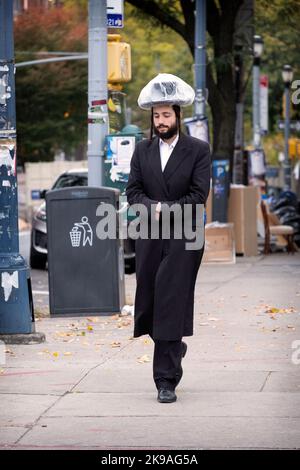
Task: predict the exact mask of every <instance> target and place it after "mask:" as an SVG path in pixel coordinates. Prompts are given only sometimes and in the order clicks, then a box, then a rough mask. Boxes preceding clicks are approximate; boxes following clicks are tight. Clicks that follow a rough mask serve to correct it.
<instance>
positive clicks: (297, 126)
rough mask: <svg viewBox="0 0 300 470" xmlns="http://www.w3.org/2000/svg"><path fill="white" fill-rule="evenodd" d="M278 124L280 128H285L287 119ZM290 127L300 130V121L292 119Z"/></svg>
mask: <svg viewBox="0 0 300 470" xmlns="http://www.w3.org/2000/svg"><path fill="white" fill-rule="evenodd" d="M277 125H278V129H279V130H284V126H285V121H278V122H277ZM290 129H291V130H292V131H297V132H300V121H290Z"/></svg>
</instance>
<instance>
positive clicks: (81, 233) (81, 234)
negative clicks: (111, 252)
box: [70, 217, 93, 247]
mask: <svg viewBox="0 0 300 470" xmlns="http://www.w3.org/2000/svg"><path fill="white" fill-rule="evenodd" d="M88 220H89V219H88V218H87V217H82V219H81V222H76V223H75V224H74V227H73V228H72V230H71V232H70V238H71V244H72V247H79V246H80V243H81V240H82V246H85V245H86V244H87V243H89V244H90V246H92V245H93V230H92V227H91V226H90V224H89V222H88ZM80 229H81V230H80Z"/></svg>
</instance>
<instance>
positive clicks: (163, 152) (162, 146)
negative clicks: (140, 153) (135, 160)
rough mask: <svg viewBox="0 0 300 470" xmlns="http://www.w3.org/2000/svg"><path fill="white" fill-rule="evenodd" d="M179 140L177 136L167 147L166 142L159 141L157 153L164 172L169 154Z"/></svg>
mask: <svg viewBox="0 0 300 470" xmlns="http://www.w3.org/2000/svg"><path fill="white" fill-rule="evenodd" d="M178 139H179V134H177V136H176V137H175V139H174V140H173V142H172V143H171V144H170V145H169V144H168V143H167V142H164V141H163V140H162V139H159V151H160V161H161V169H162V171H164V169H165V166H166V164H167V162H168V160H169V158H170V155H171V153H172V152H173V149H174V147H175V145H176V144H177V142H178Z"/></svg>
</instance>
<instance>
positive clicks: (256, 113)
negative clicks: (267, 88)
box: [252, 57, 261, 149]
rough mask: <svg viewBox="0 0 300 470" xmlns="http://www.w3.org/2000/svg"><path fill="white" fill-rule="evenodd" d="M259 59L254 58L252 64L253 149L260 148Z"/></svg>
mask: <svg viewBox="0 0 300 470" xmlns="http://www.w3.org/2000/svg"><path fill="white" fill-rule="evenodd" d="M259 68H260V58H259V57H255V58H254V62H253V84H252V87H253V88H252V91H253V145H254V148H255V149H259V148H260V147H261V140H260V70H259Z"/></svg>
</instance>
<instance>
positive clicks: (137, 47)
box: [120, 2, 193, 129]
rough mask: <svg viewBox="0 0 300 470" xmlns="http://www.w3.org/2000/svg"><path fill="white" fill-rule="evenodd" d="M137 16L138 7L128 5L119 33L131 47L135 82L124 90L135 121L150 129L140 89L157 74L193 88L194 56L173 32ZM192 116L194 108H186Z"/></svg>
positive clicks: (145, 17)
mask: <svg viewBox="0 0 300 470" xmlns="http://www.w3.org/2000/svg"><path fill="white" fill-rule="evenodd" d="M170 3H171V2H170ZM170 6H171V5H170ZM136 13H137V10H136V8H134V7H132V6H131V5H128V4H127V3H126V4H125V27H124V29H123V30H120V32H121V35H122V39H123V40H125V41H126V42H129V43H130V44H131V54H132V58H131V60H132V80H131V82H130V83H127V84H126V85H125V87H124V91H125V92H126V93H127V106H129V107H130V108H131V109H132V121H133V122H134V124H137V125H139V126H141V127H142V128H143V129H148V128H149V127H150V114H149V112H147V111H143V110H141V109H140V108H139V107H138V105H137V98H138V95H139V93H140V91H141V89H142V88H143V87H144V86H145V85H146V84H147V83H148V81H149V80H151V79H152V78H153V77H155V76H156V75H157V74H158V73H172V74H174V75H178V76H180V77H181V78H182V79H183V80H186V81H187V82H188V83H190V84H191V85H193V57H192V55H191V53H190V51H189V48H188V45H187V44H186V42H185V41H184V40H183V39H182V38H181V37H180V36H178V35H177V34H176V33H175V32H174V31H172V30H171V29H169V28H162V27H161V26H156V27H150V26H149V20H148V19H149V16H148V17H147V16H145V15H142V14H138V15H137V14H136ZM190 113H191V109H189V108H185V116H190V115H191V114H190Z"/></svg>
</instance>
